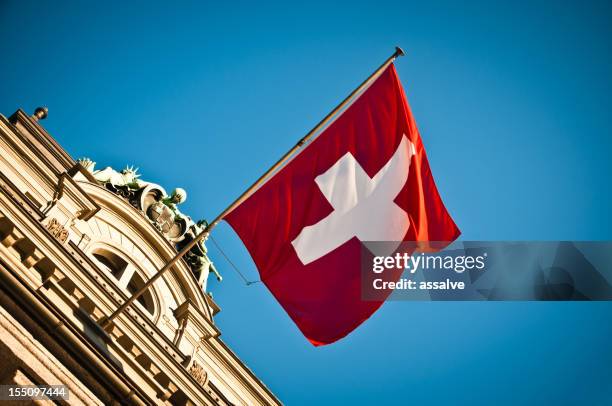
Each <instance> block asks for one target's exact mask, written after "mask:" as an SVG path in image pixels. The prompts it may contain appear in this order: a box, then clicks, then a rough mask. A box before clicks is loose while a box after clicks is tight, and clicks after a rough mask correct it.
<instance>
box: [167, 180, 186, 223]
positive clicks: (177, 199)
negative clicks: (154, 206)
mask: <svg viewBox="0 0 612 406" xmlns="http://www.w3.org/2000/svg"><path fill="white" fill-rule="evenodd" d="M185 200H187V192H186V191H185V189H182V188H180V187H177V188H176V189H174V190H173V191H172V193H171V194H170V196H166V197H164V198H162V200H161V202H162V203H163V204H165V205H166V206H168V208H169V209H170V210H172V212H173V213H174V216H175V217H177V218H183V217H185V216H184V215H183V213H181V212H180V210H179V209H178V207H177V206H178V205H179V204H181V203H183V202H184V201H185Z"/></svg>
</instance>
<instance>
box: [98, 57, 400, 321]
mask: <svg viewBox="0 0 612 406" xmlns="http://www.w3.org/2000/svg"><path fill="white" fill-rule="evenodd" d="M404 55H405V54H404V51H403V50H402V49H401V48H400V47H395V52H393V54H392V55H391V56H390V57H389V58H387V59H386V60H385V62H383V63H382V65H380V66H379V67H378V69H376V70H375V71H374V72H373V73H372V74H371V75H370V76H368V78H367V79H366V80H364V81H363V82H362V83H361V84H360V85H359V86H358V87H357V88H356V89H355V90H353V91H352V92H351V93H350V94H349V95H348V96H347V97H346V98H345V99H344V100H342V102H340V104H338V105H337V106H336V107H335V108H334V109H333V110H332V111H331V112H330V113H329V114H328V115H326V116H325V117H324V118H323V119H322V120H321V121H319V123H318V124H317V125H315V126H314V127H313V128H312V130H310V131H309V132H308V133H307V134H306V135H305V136H303V137H302V138H301V139H300V140H299V141H298V142H297V143H296V144H295V145H294V146H293V147H292V148H291V149H290V150H289V151H287V152H286V153H285V154H284V155H283V156H282V157H281V158H280V159H279V160H278V161H276V163H275V164H274V165H272V166H271V167H270V168H269V169H268V170H267V171H266V172H265V173H264V174H263V175H261V176H260V177H259V178H258V179H257V180H256V181H255V182H254V183H253V184H252V185H251V186H249V188H248V189H247V190H246V191H245V192H244V193H242V194H241V195H240V196H238V198H237V199H236V200H234V201H233V202H232V203H231V204H230V205H229V206H227V208H226V209H225V210H223V211H222V212H221V213H220V214H219V215H218V216H217V217H215V219H214V220H213V221H211V222H210V223H209V224H208V225H207V226H206V227H205V228H204V230H203V231H202V232H201V233H200V234H198V235H197V236H196V237H195V238H194V239H193V240H191V241H190V242H189V243H187V245H185V246H184V247H183V248H182V249H181V250H180V251H179V252H178V253H177V254H176V255H175V256H174V258H172V259H171V260H170V261H169V262H168V263H167V264H166V265H164V266H163V267H162V268H161V269H160V270H159V271H157V272H156V273H155V274H154V275H153V276H152V277H151V278H149V280H148V281H147V282H146V283H145V284H144V285H143V286H141V287H140V289H138V291H136V292H134V294H133V295H132V296H130V297H129V298H128V299H127V300H126V301H125V302H123V303H122V304H121V305H120V306H119V307H118V308H117V310H115V311H114V312H113V313H112V314H111V315H110V316H108V317H102V318H101V319H100V320H98V322H99V323H100V326H101V327H102V328H103V329H105V330H106V329H108V328H110V327H111V326H112V323H113V320H114V319H115V318H117V316H118V315H119V314H121V313H122V312H124V311H125V310H126V309H127V308H128V307H129V306H130V305H131V304H132V303H134V301H135V300H136V299H138V298H139V297H140V296H141V295H142V294H143V293H144V292H146V291H147V289H149V287H151V285H153V283H155V281H156V280H157V279H159V278H160V277H161V276H162V275H163V274H164V273H166V271H168V270H169V269H170V268H172V267H173V266H174V265H175V264H176V263H177V262H178V261H179V260H180V259H181V258H183V256H185V254H187V252H189V251H190V250H191V249H192V248H193V247H194V246H195V245H196V244H197V243H198V242H199V241H201V240H202V239H204V238H206V237H207V236H208V235H209V234H210V232H211V231H212V229H213V228H215V227H216V225H217V224H219V223H220V222H221V220H223V218H224V217H225V216H227V215H228V214H229V213H230V212H231V211H232V210H234V209H235V208H236V207H238V206H239V205H240V204H241V203H242V202H244V201H245V200H246V199H248V198H249V196H251V195H252V194H253V193H254V192H255V191H256V190H257V189H258V188H259V187H260V186H261V185H263V184H264V183H265V182H266V181H267V180H268V178H269V177H270V175H271V174H273V173H274V172H275V171H276V170H278V169H279V168H280V167H281V166H282V165H283V164H284V163H285V162H287V160H289V158H291V157H292V156H293V154H294V153H295V152H297V151H298V150H299V149H300V148H301V147H302V146H304V145H305V144H306V143H307V142H308V141H309V140H310V139H311V138H312V137H314V136H315V135H317V134H318V133H319V131H320V130H321V129H323V128H324V127H325V126H326V125H327V124H328V123H329V122H330V121H331V120H332V119H333V118H334V117H335V116H336V114H337V113H338V112H340V111H341V110H342V109H344V108H345V107H346V106H347V105H348V104H349V103H351V102H352V101H353V99H354V98H355V96H357V95H358V94H360V93H361V92H362V91H363V90H364V89H365V88H366V87H368V86H369V85H370V84H371V83H372V82H373V81H374V80H375V79H377V78H378V76H380V74H381V73H382V72H383V71H384V70H385V69H387V67H388V66H389V65H391V64H392V63H393V61H395V59H397V58H398V57H400V56H404Z"/></svg>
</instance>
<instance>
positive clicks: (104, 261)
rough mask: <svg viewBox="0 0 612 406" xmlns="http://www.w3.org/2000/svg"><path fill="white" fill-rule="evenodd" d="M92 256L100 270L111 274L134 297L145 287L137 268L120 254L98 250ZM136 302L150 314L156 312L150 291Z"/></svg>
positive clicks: (102, 249)
mask: <svg viewBox="0 0 612 406" xmlns="http://www.w3.org/2000/svg"><path fill="white" fill-rule="evenodd" d="M92 256H93V257H94V259H95V260H96V262H97V263H98V265H100V268H102V269H103V270H105V271H107V272H109V273H110V274H111V275H112V276H113V277H114V278H115V279H116V280H117V285H119V287H120V288H122V289H125V290H126V291H127V293H128V294H130V295H132V294H134V293H135V292H136V291H137V290H138V289H140V288H141V287H142V286H144V284H145V282H144V280H143V279H142V277H141V276H140V275H139V274H138V272H136V267H135V266H134V265H132V264H131V263H130V262H128V261H126V260H125V259H123V258H122V257H121V256H119V255H118V254H116V253H114V252H112V251H110V250H107V249H105V248H96V249H95V250H94V251H93V252H92ZM136 301H137V302H139V303H140V304H141V305H142V307H144V308H145V310H147V311H148V312H149V313H150V314H153V313H154V312H155V302H154V301H153V296H152V295H151V292H150V291H149V290H147V291H146V292H145V293H143V294H142V295H140V297H139V298H138V299H136Z"/></svg>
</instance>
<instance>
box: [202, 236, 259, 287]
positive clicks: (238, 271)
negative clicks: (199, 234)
mask: <svg viewBox="0 0 612 406" xmlns="http://www.w3.org/2000/svg"><path fill="white" fill-rule="evenodd" d="M208 237H209V238H210V240H211V241H212V243H213V245H214V246H215V247H216V248H217V250H218V251H219V252H220V253H221V255H222V256H223V258H225V260H226V261H227V263H228V264H230V266H231V267H232V268H234V270H235V271H236V273H237V274H238V275H240V277H241V278H242V280H243V281H244V284H245V285H247V286H251V285H254V284H256V283H259V282H261V280H259V279H257V280H254V281H250V280H248V279H247V278H246V277H245V276H244V274H243V273H242V272H240V269H238V267H237V266H236V264H234V262H233V261H232V260H231V259H230V257H229V256H228V255H227V254H226V253H225V251H223V249H222V248H221V246H220V245H219V243H218V242H217V240H215V239H214V238H213V236H212V235H209V236H208Z"/></svg>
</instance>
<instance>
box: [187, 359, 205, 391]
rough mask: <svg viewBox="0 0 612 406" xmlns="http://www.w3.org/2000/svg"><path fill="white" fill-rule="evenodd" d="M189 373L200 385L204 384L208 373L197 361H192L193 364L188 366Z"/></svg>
mask: <svg viewBox="0 0 612 406" xmlns="http://www.w3.org/2000/svg"><path fill="white" fill-rule="evenodd" d="M189 373H190V374H191V376H193V378H194V379H195V380H196V381H197V382H198V383H199V384H200V385H202V386H205V385H206V380H207V378H208V374H207V373H206V371H205V370H204V368H202V366H201V365H199V364H198V363H197V362H195V361H193V364H191V367H189Z"/></svg>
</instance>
